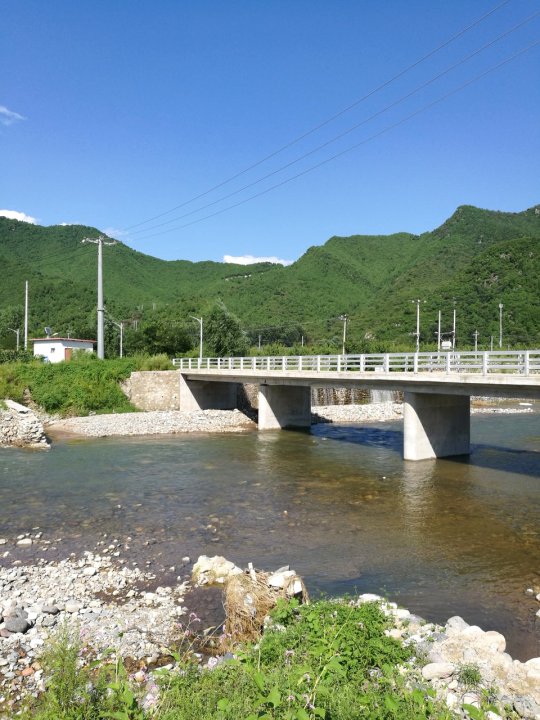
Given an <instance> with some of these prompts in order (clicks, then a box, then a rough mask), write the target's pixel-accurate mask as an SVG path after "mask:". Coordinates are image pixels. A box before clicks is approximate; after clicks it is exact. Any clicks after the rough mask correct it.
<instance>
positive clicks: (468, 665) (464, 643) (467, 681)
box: [357, 593, 540, 720]
mask: <svg viewBox="0 0 540 720" xmlns="http://www.w3.org/2000/svg"><path fill="white" fill-rule="evenodd" d="M369 601H376V602H378V603H380V604H381V607H382V608H383V610H384V612H385V613H387V614H388V615H391V616H392V618H393V620H394V626H395V627H394V628H392V629H391V630H388V631H386V632H387V634H388V635H390V636H391V637H395V638H399V639H401V640H402V641H403V642H405V643H406V644H408V645H413V646H414V648H415V651H416V660H415V667H416V669H417V671H418V673H419V678H418V679H419V680H420V681H424V682H427V683H429V684H430V685H431V686H432V687H433V688H434V690H435V691H436V693H437V697H438V698H440V699H441V700H443V702H445V703H446V705H447V706H448V708H449V709H451V710H452V711H453V712H455V713H456V714H457V716H458V717H459V716H460V715H461V716H462V717H464V718H465V717H469V716H468V715H467V713H466V712H463V711H462V708H463V706H464V705H470V706H473V707H477V708H479V707H480V706H481V704H482V701H483V700H484V701H485V700H489V701H491V704H493V705H495V706H497V707H500V708H501V713H502V714H501V715H499V714H498V713H495V712H493V711H488V712H487V713H486V718H487V720H502V718H504V717H507V713H512V712H513V713H515V714H517V715H518V716H519V717H521V718H526V720H539V719H540V657H536V658H531V659H530V660H527V661H526V662H520V661H519V660H514V659H513V658H512V657H511V656H510V655H509V654H508V653H507V652H505V650H506V640H505V638H504V636H503V635H502V634H501V633H499V632H496V631H494V630H488V631H487V632H486V631H484V630H482V629H481V628H480V627H478V626H477V625H468V623H466V622H465V620H463V618H461V617H459V616H455V617H452V618H450V619H449V620H448V621H447V623H446V625H435V624H434V623H426V622H425V621H424V620H422V619H421V618H420V617H418V616H416V615H412V614H411V613H410V612H409V611H408V610H406V609H403V608H398V607H397V605H396V604H395V603H389V602H387V601H385V600H383V599H382V598H381V597H379V596H378V595H372V594H369V593H367V594H364V595H361V596H360V597H359V598H358V600H357V602H359V603H361V602H369ZM504 709H506V712H505V711H504Z"/></svg>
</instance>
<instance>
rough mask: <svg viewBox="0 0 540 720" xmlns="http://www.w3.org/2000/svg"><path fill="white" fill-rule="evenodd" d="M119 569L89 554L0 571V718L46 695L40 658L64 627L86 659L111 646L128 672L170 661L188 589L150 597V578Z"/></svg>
mask: <svg viewBox="0 0 540 720" xmlns="http://www.w3.org/2000/svg"><path fill="white" fill-rule="evenodd" d="M115 547H116V546H115ZM188 562H189V558H184V559H183V561H182V563H181V565H183V564H185V563H188ZM121 563H122V561H121V560H116V558H114V559H113V558H111V557H107V556H105V555H97V554H93V553H91V552H86V553H84V555H83V557H81V558H79V559H75V558H69V559H66V560H63V561H61V562H58V563H56V562H46V561H45V560H40V561H38V562H37V563H35V564H33V565H24V566H17V567H11V568H6V567H4V568H0V718H5V717H6V718H7V717H12V714H11V708H12V707H13V703H17V702H18V701H19V700H20V699H21V698H22V697H24V696H25V695H28V694H31V695H36V694H37V693H39V692H43V691H44V690H45V678H44V676H43V671H42V669H41V666H40V663H39V657H40V655H41V653H42V652H43V649H44V647H46V645H47V642H48V640H49V639H50V638H51V637H54V636H55V634H56V633H57V631H58V630H59V629H60V628H62V627H64V626H65V627H68V626H69V627H71V628H73V629H76V630H77V632H79V635H80V638H81V640H82V642H83V643H84V645H85V646H87V648H88V651H87V655H88V660H89V661H91V660H92V658H93V657H95V656H96V655H98V656H99V654H100V653H103V652H105V651H106V650H108V649H109V648H113V649H114V650H115V651H117V652H118V653H119V654H120V655H121V656H122V657H124V658H131V663H132V665H133V666H137V664H138V665H143V664H144V665H145V666H146V667H153V666H155V665H157V664H160V660H161V659H162V658H163V657H164V656H167V655H168V653H169V648H170V647H171V646H172V645H173V643H174V642H175V640H178V638H179V637H180V636H181V633H182V630H181V627H180V622H181V620H180V619H181V618H183V616H184V615H185V614H186V613H187V609H186V608H185V607H183V605H182V603H183V600H184V594H185V591H186V586H187V584H186V583H182V582H178V584H176V585H175V586H173V587H158V588H156V590H155V592H147V591H146V590H145V589H144V588H145V586H147V585H148V583H151V581H152V580H153V579H154V578H155V575H153V574H152V573H150V572H148V571H143V570H141V569H139V568H137V567H131V568H130V567H127V566H122V564H121ZM180 569H181V567H179V568H178V570H180ZM178 580H180V578H178Z"/></svg>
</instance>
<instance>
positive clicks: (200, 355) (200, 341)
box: [190, 315, 260, 360]
mask: <svg viewBox="0 0 540 720" xmlns="http://www.w3.org/2000/svg"><path fill="white" fill-rule="evenodd" d="M190 318H191V319H192V320H196V321H197V322H198V323H199V326H200V332H199V359H200V360H202V354H203V319H202V317H200V318H198V317H194V316H193V315H190ZM259 338H260V335H259Z"/></svg>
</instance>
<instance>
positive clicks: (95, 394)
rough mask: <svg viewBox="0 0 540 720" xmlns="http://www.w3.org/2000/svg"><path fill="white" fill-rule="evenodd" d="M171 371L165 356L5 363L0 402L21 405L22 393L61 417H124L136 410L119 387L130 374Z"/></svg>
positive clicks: (86, 356)
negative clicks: (99, 414) (26, 391)
mask: <svg viewBox="0 0 540 720" xmlns="http://www.w3.org/2000/svg"><path fill="white" fill-rule="evenodd" d="M163 369H172V364H171V362H170V360H169V359H168V358H167V356H165V355H157V356H154V357H151V356H147V355H136V356H133V357H128V358H116V359H112V360H98V359H97V358H96V356H95V355H90V354H88V353H81V354H77V353H76V354H75V355H74V357H73V359H72V360H71V361H70V362H61V363H54V364H53V363H43V362H41V361H40V360H33V361H32V362H28V363H4V364H1V365H0V398H10V399H12V400H15V401H17V402H23V399H24V395H25V390H29V391H30V395H31V397H32V400H33V401H34V402H35V403H37V404H38V405H39V406H40V407H41V408H43V409H44V410H45V411H46V412H48V413H57V414H59V415H61V416H63V417H66V416H73V415H88V414H89V413H124V412H133V411H134V410H136V409H137V408H135V407H134V406H133V405H131V403H130V402H129V401H128V399H127V397H126V396H125V395H124V393H123V392H122V390H121V387H120V383H121V382H122V380H125V379H126V378H128V377H129V375H130V374H131V372H132V371H133V370H163Z"/></svg>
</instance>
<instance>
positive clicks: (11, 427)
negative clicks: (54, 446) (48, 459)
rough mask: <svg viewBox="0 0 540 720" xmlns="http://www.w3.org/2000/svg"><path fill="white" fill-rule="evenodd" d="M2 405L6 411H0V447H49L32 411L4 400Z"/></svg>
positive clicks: (40, 424) (11, 401) (41, 427)
mask: <svg viewBox="0 0 540 720" xmlns="http://www.w3.org/2000/svg"><path fill="white" fill-rule="evenodd" d="M4 405H5V407H6V409H5V410H3V409H0V446H2V445H6V446H10V445H11V446H13V447H31V448H36V449H46V448H48V447H49V443H48V442H47V438H46V437H45V432H44V430H43V425H42V423H41V421H40V420H39V419H38V418H37V416H36V415H35V414H34V413H33V412H32V410H30V409H29V408H27V407H25V406H24V405H19V403H16V402H14V401H13V400H4Z"/></svg>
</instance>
